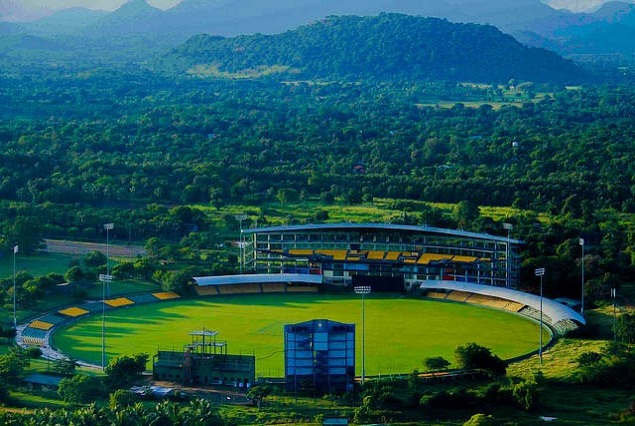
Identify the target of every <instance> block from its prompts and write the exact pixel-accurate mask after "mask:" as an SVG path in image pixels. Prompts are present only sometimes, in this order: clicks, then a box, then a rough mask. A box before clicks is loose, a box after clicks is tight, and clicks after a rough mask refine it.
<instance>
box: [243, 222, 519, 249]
mask: <svg viewBox="0 0 635 426" xmlns="http://www.w3.org/2000/svg"><path fill="white" fill-rule="evenodd" d="M337 230H342V231H347V230H349V231H350V230H369V231H378V230H392V231H407V232H418V233H427V234H440V235H449V236H455V237H464V238H474V239H482V240H489V241H500V242H507V237H503V236H497V235H489V234H480V233H478V232H467V231H457V230H453V229H445V228H437V227H434V226H416V225H393V224H390V223H323V224H309V225H287V226H273V227H269V228H251V229H243V230H242V231H241V232H242V233H244V234H260V233H271V232H303V231H320V232H326V231H337ZM510 242H511V243H513V244H524V242H523V241H521V240H515V239H513V238H511V239H510Z"/></svg>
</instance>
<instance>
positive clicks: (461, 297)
mask: <svg viewBox="0 0 635 426" xmlns="http://www.w3.org/2000/svg"><path fill="white" fill-rule="evenodd" d="M472 294H473V293H468V292H465V291H458V290H454V291H452V292H451V293H450V294H448V296H447V297H446V299H447V300H454V301H456V302H465V301H466V300H467V299H468V298H469V297H470V296H471V295H472Z"/></svg>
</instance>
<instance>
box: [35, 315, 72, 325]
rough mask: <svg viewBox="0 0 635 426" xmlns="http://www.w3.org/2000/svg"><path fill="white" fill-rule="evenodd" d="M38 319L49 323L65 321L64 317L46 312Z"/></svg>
mask: <svg viewBox="0 0 635 426" xmlns="http://www.w3.org/2000/svg"><path fill="white" fill-rule="evenodd" d="M39 320H40V321H44V322H48V323H51V324H59V323H62V322H64V321H66V318H64V317H62V316H59V315H55V314H47V315H44V316H42V317H40V318H39Z"/></svg>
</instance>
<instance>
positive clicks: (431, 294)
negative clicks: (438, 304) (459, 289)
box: [426, 290, 448, 299]
mask: <svg viewBox="0 0 635 426" xmlns="http://www.w3.org/2000/svg"><path fill="white" fill-rule="evenodd" d="M447 295H448V294H447V293H444V292H441V291H434V290H430V291H428V292H427V293H426V297H430V298H432V299H445V297H446V296H447Z"/></svg>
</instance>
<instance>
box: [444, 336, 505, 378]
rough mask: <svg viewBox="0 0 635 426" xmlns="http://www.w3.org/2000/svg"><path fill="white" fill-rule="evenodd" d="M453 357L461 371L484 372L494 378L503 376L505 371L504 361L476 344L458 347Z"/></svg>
mask: <svg viewBox="0 0 635 426" xmlns="http://www.w3.org/2000/svg"><path fill="white" fill-rule="evenodd" d="M454 356H455V357H456V363H457V365H458V367H459V368H460V369H462V370H485V371H487V372H489V373H490V374H493V375H496V376H499V375H504V374H505V372H506V371H507V363H506V362H505V361H503V360H502V359H500V358H499V357H498V356H496V355H494V354H492V351H491V350H490V349H489V348H486V347H484V346H480V345H478V344H476V343H468V344H467V345H465V346H458V347H457V348H456V349H455V350H454Z"/></svg>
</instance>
